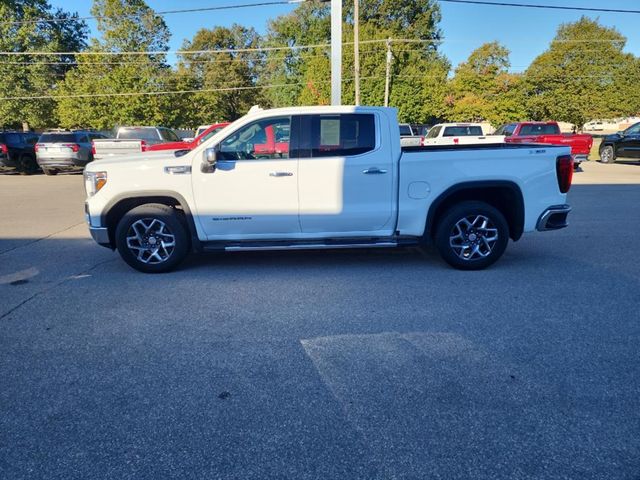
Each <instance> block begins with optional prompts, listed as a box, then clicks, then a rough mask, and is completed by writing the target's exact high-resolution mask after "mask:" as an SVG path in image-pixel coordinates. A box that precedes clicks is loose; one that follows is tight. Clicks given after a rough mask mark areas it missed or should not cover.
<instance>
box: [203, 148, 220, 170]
mask: <svg viewBox="0 0 640 480" xmlns="http://www.w3.org/2000/svg"><path fill="white" fill-rule="evenodd" d="M202 157H203V159H202V173H213V172H215V170H216V162H217V160H218V146H217V145H215V146H213V147H210V148H207V149H206V150H205V151H204V152H203V154H202Z"/></svg>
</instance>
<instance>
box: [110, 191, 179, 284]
mask: <svg viewBox="0 0 640 480" xmlns="http://www.w3.org/2000/svg"><path fill="white" fill-rule="evenodd" d="M179 215H180V214H179V213H178V212H177V211H176V210H175V209H173V208H171V207H169V206H167V205H162V204H157V203H149V204H146V205H140V206H138V207H135V208H133V209H132V210H129V211H128V212H127V213H125V214H124V216H123V217H122V219H121V220H120V222H119V223H118V226H117V228H116V238H115V240H116V247H117V249H118V252H119V253H120V256H121V257H122V259H123V260H124V261H125V262H127V263H128V264H129V265H130V266H131V267H133V268H135V269H136V270H139V271H141V272H145V273H162V272H168V271H170V270H173V269H174V268H175V267H177V266H178V265H179V264H180V262H182V260H184V258H185V257H186V256H187V254H188V253H189V236H188V235H187V231H186V228H185V226H184V224H183V222H182V221H181V219H180V216H179Z"/></svg>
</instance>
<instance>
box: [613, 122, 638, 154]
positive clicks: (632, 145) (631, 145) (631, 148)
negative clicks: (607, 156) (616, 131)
mask: <svg viewBox="0 0 640 480" xmlns="http://www.w3.org/2000/svg"><path fill="white" fill-rule="evenodd" d="M617 154H618V155H620V156H621V157H629V158H640V123H639V124H637V125H634V126H632V127H629V128H627V129H626V130H625V132H624V137H622V138H621V139H620V145H619V147H618V153H617Z"/></svg>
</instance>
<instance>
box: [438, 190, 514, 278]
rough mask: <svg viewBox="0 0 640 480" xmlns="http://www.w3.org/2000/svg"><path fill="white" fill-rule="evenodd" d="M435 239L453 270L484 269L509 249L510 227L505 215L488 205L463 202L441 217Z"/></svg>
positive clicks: (439, 250)
mask: <svg viewBox="0 0 640 480" xmlns="http://www.w3.org/2000/svg"><path fill="white" fill-rule="evenodd" d="M485 219H486V220H487V223H485V222H484V220H485ZM465 220H466V222H465ZM465 229H466V231H464V230H465ZM494 237H497V238H495V240H493V238H494ZM434 240H435V245H436V248H437V249H438V252H439V253H440V256H441V257H442V258H443V260H444V261H445V262H447V263H448V264H449V265H451V266H452V267H454V268H457V269H460V270H482V269H483V268H487V267H488V266H490V265H492V264H493V263H495V262H496V261H497V260H498V259H499V258H500V257H501V256H502V254H503V253H504V251H505V250H506V248H507V244H508V243H509V225H508V224H507V220H506V219H505V218H504V215H503V214H502V213H501V212H500V211H499V210H498V209H496V208H494V207H492V206H491V205H489V204H488V203H485V202H479V201H467V202H461V203H459V204H457V205H454V206H453V207H451V208H450V209H449V210H447V211H446V212H445V213H444V214H443V215H442V216H441V217H440V219H439V221H438V222H437V225H436V233H435V238H434ZM476 247H477V248H476Z"/></svg>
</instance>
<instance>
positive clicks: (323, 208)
mask: <svg viewBox="0 0 640 480" xmlns="http://www.w3.org/2000/svg"><path fill="white" fill-rule="evenodd" d="M299 118H300V124H301V127H300V132H301V139H300V161H299V178H298V185H299V202H300V226H301V228H302V232H303V234H305V236H307V237H313V236H316V237H325V238H326V237H332V236H337V237H351V236H386V235H391V234H392V233H393V230H394V221H393V219H394V216H393V199H394V192H395V189H394V182H395V171H396V170H395V167H396V165H395V162H394V158H393V155H392V152H391V150H390V146H389V145H382V143H381V138H380V135H379V132H380V119H379V118H377V116H376V115H375V114H374V113H349V114H326V115H323V114H316V115H302V116H301V117H299ZM390 135H391V132H388V133H387V136H390ZM396 135H397V131H396Z"/></svg>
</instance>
